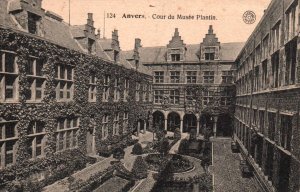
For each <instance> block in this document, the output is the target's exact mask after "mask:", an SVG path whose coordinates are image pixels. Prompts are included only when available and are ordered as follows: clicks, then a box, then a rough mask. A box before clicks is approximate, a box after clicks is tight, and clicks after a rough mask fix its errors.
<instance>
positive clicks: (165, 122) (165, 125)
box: [165, 119, 168, 131]
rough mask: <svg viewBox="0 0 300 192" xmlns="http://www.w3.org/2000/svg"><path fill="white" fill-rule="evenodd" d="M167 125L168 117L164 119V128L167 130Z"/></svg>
mask: <svg viewBox="0 0 300 192" xmlns="http://www.w3.org/2000/svg"><path fill="white" fill-rule="evenodd" d="M167 127H168V119H165V130H166V131H167Z"/></svg>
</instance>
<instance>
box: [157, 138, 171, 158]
mask: <svg viewBox="0 0 300 192" xmlns="http://www.w3.org/2000/svg"><path fill="white" fill-rule="evenodd" d="M158 151H159V152H160V153H161V154H162V155H163V156H165V155H166V154H167V153H168V151H169V141H168V139H166V138H163V139H162V140H160V142H159V148H158Z"/></svg>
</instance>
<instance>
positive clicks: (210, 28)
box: [208, 25, 214, 34]
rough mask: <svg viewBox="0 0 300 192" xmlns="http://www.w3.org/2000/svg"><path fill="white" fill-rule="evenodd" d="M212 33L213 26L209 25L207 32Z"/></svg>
mask: <svg viewBox="0 0 300 192" xmlns="http://www.w3.org/2000/svg"><path fill="white" fill-rule="evenodd" d="M213 33H214V30H213V26H212V25H209V29H208V34H213Z"/></svg>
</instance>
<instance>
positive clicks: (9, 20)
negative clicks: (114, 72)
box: [0, 0, 149, 74]
mask: <svg viewBox="0 0 300 192" xmlns="http://www.w3.org/2000/svg"><path fill="white" fill-rule="evenodd" d="M7 10H10V11H15V10H22V7H21V5H20V0H13V1H11V3H9V1H8V0H0V25H2V26H5V27H9V28H12V29H16V30H21V31H25V30H24V29H23V28H22V27H21V26H20V25H19V24H18V22H17V21H16V20H15V19H14V17H13V16H12V15H10V14H9V13H8V12H7ZM41 11H42V10H41ZM49 14H52V15H53V16H55V17H50V16H49V15H48V16H47V14H46V16H43V33H44V36H43V38H44V39H46V40H48V41H50V42H52V43H55V44H57V45H60V46H62V47H66V48H68V49H72V50H76V51H80V52H85V51H84V50H83V49H82V47H81V46H80V43H79V42H78V41H76V38H85V33H84V30H85V25H75V26H70V25H69V24H67V23H65V22H63V21H62V20H61V17H60V16H59V15H57V14H55V13H53V12H49ZM55 18H58V19H55ZM25 32H26V31H25ZM111 44H112V40H111V39H97V40H96V43H95V50H96V56H97V57H100V58H102V59H104V60H107V61H113V52H112V51H111V50H112V47H111ZM118 65H120V66H123V67H125V68H128V69H135V67H134V66H133V65H132V64H131V63H130V62H129V61H128V60H127V59H126V58H125V57H124V55H123V53H122V51H121V53H120V62H119V63H118ZM138 71H139V72H141V73H145V74H149V72H148V70H144V69H143V67H141V68H139V69H138Z"/></svg>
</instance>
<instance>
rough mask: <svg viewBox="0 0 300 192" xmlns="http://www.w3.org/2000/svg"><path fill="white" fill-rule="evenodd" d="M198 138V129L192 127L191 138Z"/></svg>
mask: <svg viewBox="0 0 300 192" xmlns="http://www.w3.org/2000/svg"><path fill="white" fill-rule="evenodd" d="M196 139H197V130H196V129H191V131H190V140H191V141H194V140H196Z"/></svg>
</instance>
